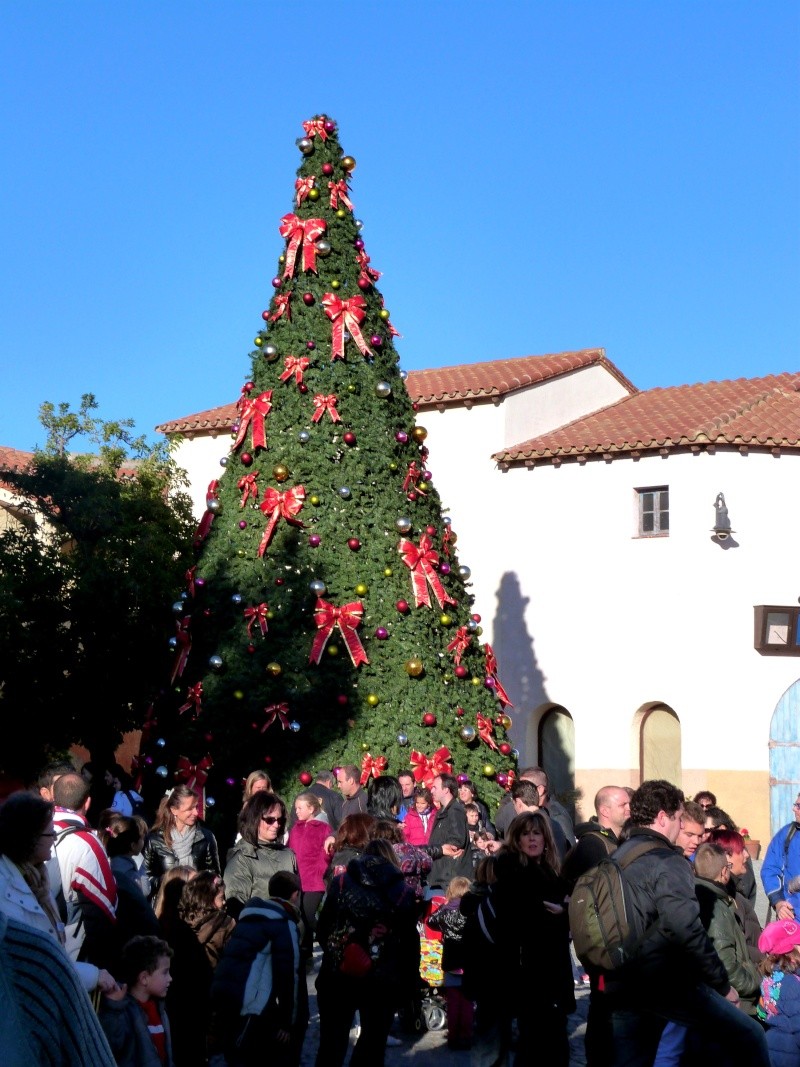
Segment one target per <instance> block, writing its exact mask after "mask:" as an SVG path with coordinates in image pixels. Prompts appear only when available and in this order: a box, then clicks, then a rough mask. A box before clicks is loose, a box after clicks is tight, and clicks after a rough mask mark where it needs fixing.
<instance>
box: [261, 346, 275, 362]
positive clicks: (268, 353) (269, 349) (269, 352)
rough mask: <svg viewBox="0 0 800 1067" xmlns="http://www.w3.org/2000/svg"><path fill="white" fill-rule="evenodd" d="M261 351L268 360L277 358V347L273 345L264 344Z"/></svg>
mask: <svg viewBox="0 0 800 1067" xmlns="http://www.w3.org/2000/svg"><path fill="white" fill-rule="evenodd" d="M261 351H262V352H263V353H264V359H266V360H268V361H272V360H273V359H277V358H278V349H277V348H276V347H275V345H264V347H263V349H262V350H261Z"/></svg>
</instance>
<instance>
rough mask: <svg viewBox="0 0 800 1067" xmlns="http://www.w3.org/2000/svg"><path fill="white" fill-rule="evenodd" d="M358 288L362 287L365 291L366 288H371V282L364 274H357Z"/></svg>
mask: <svg viewBox="0 0 800 1067" xmlns="http://www.w3.org/2000/svg"><path fill="white" fill-rule="evenodd" d="M358 288H359V289H363V290H364V292H366V291H367V289H371V288H372V282H371V281H370V280H369V278H368V277H367V275H366V274H360V275H359V278H358Z"/></svg>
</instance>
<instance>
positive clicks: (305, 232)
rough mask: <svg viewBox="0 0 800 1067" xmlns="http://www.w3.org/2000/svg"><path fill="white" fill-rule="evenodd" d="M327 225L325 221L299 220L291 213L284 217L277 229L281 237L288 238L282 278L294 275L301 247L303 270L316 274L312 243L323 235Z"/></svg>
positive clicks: (315, 251) (315, 250) (314, 249)
mask: <svg viewBox="0 0 800 1067" xmlns="http://www.w3.org/2000/svg"><path fill="white" fill-rule="evenodd" d="M326 225H327V223H326V222H325V219H301V218H298V217H297V215H293V214H292V213H291V212H290V213H289V214H288V215H284V216H283V218H282V219H281V224H280V226H279V227H278V229H279V232H280V235H281V237H286V238H288V241H289V247H288V248H287V249H286V267H285V268H284V271H283V276H284V278H291V277H292V275H293V274H294V265H295V259H296V258H297V253H298V252H299V251H300V246H301V245H302V247H303V270H313V271H314V273H315V274H316V273H317V249H316V247H315V245H314V242H315V241H316V240H317V239H318V238H320V237H322V235H323V233H325V227H326Z"/></svg>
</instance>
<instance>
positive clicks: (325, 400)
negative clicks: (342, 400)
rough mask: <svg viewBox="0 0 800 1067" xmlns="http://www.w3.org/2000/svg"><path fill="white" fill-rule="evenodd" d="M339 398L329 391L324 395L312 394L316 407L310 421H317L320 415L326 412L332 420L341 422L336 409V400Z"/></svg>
mask: <svg viewBox="0 0 800 1067" xmlns="http://www.w3.org/2000/svg"><path fill="white" fill-rule="evenodd" d="M338 399H339V398H338V397H337V396H335V395H334V394H333V393H329V394H328V395H327V396H325V395H324V394H323V393H315V394H314V407H315V408H316V409H317V410H316V411H315V412H314V414H313V415H312V416H311V421H312V422H319V420H320V419H321V418H322V416H323V415H324V414H325V412H326V411H327V413H328V414H329V415H330V417H331V421H332V422H341V421H342V420H341V418H340V417H339V412H338V411H337V410H336V402H337V400H338Z"/></svg>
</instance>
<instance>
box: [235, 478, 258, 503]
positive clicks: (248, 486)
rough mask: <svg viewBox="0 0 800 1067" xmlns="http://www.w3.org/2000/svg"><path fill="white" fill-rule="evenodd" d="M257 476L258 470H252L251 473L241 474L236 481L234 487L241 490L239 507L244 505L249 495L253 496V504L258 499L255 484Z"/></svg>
mask: <svg viewBox="0 0 800 1067" xmlns="http://www.w3.org/2000/svg"><path fill="white" fill-rule="evenodd" d="M257 478H258V471H253V473H252V474H243V475H242V477H241V478H240V479H239V481H238V482H237V483H236V488H237V489H241V490H242V499H241V500H240V501H239V507H240V508H243V507H244V506H245V504H246V503H247V501H248V500H249V499H250V497H252V498H253V503H254V504H255V503H256V501H257V500H258V486H257V485H256V479H257Z"/></svg>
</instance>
